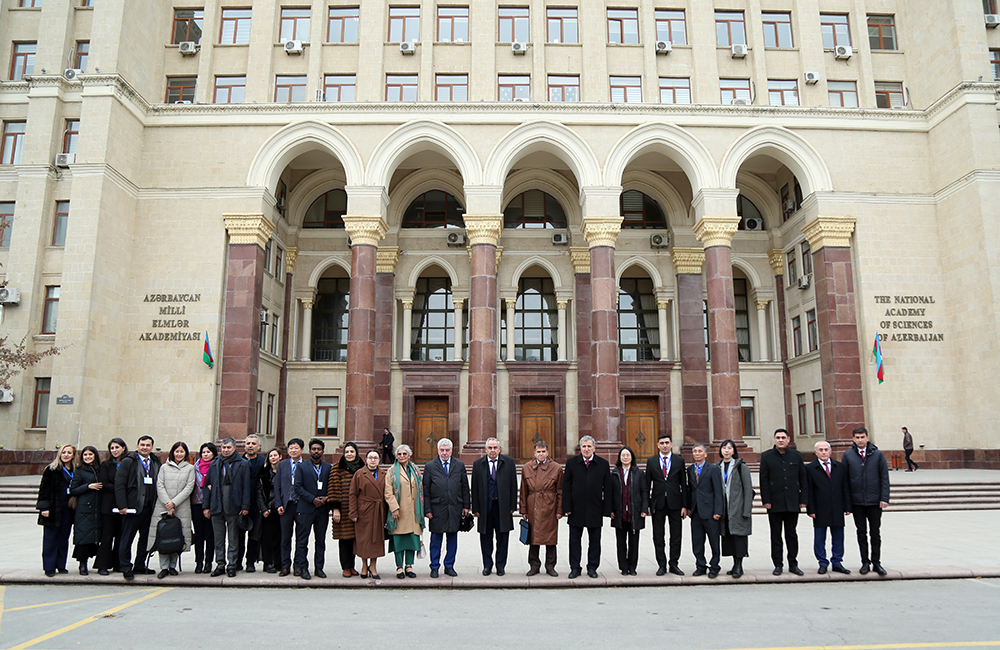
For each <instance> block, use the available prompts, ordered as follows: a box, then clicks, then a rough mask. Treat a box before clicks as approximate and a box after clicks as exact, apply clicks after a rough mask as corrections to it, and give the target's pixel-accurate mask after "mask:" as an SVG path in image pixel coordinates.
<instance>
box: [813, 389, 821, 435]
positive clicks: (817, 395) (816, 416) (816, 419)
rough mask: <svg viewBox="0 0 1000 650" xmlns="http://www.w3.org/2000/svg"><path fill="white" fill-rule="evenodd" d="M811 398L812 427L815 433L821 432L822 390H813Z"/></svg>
mask: <svg viewBox="0 0 1000 650" xmlns="http://www.w3.org/2000/svg"><path fill="white" fill-rule="evenodd" d="M812 398H813V427H814V428H815V430H816V433H823V391H821V390H814V391H813V392H812Z"/></svg>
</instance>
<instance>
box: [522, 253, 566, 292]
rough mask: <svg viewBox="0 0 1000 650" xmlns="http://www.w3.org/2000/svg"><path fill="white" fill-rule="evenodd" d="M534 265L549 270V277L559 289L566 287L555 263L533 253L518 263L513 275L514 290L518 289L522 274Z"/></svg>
mask: <svg viewBox="0 0 1000 650" xmlns="http://www.w3.org/2000/svg"><path fill="white" fill-rule="evenodd" d="M532 266H540V267H542V268H543V269H545V270H546V271H548V273H549V277H550V278H552V286H553V287H555V288H556V290H557V291H558V290H559V289H562V288H564V287H563V283H562V278H561V277H560V275H559V271H557V270H556V267H555V265H554V264H552V262H550V261H549V260H547V259H545V258H544V257H540V256H538V255H533V256H531V257H529V258H528V259H526V260H524V261H523V262H521V263H520V264H518V265H517V268H515V269H514V272H513V274H512V275H511V286H512V287H513V288H514V291H517V286H518V284H517V283H518V281H519V280H520V279H521V276H522V275H523V274H524V272H525V271H527V270H528V269H530V268H531V267H532Z"/></svg>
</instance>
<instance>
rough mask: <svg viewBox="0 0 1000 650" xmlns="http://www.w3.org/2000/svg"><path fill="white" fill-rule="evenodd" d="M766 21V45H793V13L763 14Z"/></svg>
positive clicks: (762, 16) (762, 17)
mask: <svg viewBox="0 0 1000 650" xmlns="http://www.w3.org/2000/svg"><path fill="white" fill-rule="evenodd" d="M761 20H762V21H763V23H764V47H792V14H790V13H768V12H764V13H763V14H761Z"/></svg>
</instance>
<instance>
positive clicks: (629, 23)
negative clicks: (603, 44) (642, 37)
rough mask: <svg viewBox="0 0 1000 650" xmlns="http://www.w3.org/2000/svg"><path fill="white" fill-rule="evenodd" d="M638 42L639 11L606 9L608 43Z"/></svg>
mask: <svg viewBox="0 0 1000 650" xmlns="http://www.w3.org/2000/svg"><path fill="white" fill-rule="evenodd" d="M638 42H639V11H638V10H637V9H608V43H616V44H619V45H621V44H632V45H634V44H636V43H638Z"/></svg>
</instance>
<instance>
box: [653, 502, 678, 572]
mask: <svg viewBox="0 0 1000 650" xmlns="http://www.w3.org/2000/svg"><path fill="white" fill-rule="evenodd" d="M652 519H653V550H654V551H655V552H656V564H657V566H659V567H660V568H661V569H665V568H667V554H666V540H665V539H664V537H665V535H664V533H665V532H666V530H665V529H666V526H667V524H669V525H670V566H677V563H678V562H679V561H680V559H681V511H680V510H669V509H667V508H664V509H662V510H656V511H654V512H653V516H652Z"/></svg>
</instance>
